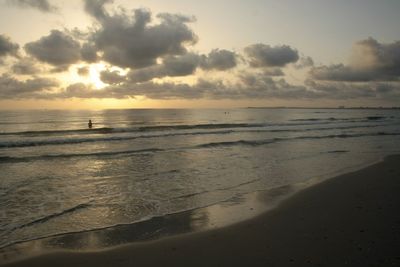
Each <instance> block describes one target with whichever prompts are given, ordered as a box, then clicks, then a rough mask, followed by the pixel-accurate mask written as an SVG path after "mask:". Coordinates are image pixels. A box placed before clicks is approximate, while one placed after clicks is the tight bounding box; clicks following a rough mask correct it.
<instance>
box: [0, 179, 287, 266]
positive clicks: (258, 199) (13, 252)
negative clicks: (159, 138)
mask: <svg viewBox="0 0 400 267" xmlns="http://www.w3.org/2000/svg"><path fill="white" fill-rule="evenodd" d="M293 191H294V188H293V186H283V187H279V188H275V189H272V190H269V191H263V192H255V193H251V194H246V195H242V196H237V197H235V198H233V199H230V200H229V201H225V202H222V203H219V204H215V205H211V206H209V207H205V208H200V209H195V210H191V211H186V212H181V213H176V214H170V215H165V216H160V217H154V218H152V219H150V220H146V221H142V222H138V223H133V224H126V225H118V226H114V227H109V228H105V229H99V230H93V231H85V232H79V233H70V234H64V235H59V236H54V237H48V238H43V239H38V240H33V241H28V242H23V243H19V244H15V245H12V246H9V247H6V248H3V249H2V250H0V262H8V261H12V260H15V259H20V258H24V257H29V256H32V255H37V254H42V253H49V252H51V251H59V250H73V251H94V250H102V249H108V248H112V247H115V246H119V245H123V244H127V243H132V242H141V241H148V240H154V239H159V238H163V237H166V236H171V235H177V234H183V233H189V232H196V231H204V230H208V229H212V228H218V227H223V226H226V225H228V224H232V223H236V222H239V221H241V220H245V219H248V218H251V217H253V216H256V215H258V214H260V213H262V212H264V211H266V210H267V209H269V208H272V207H273V206H274V205H276V204H277V203H278V201H279V199H282V198H283V197H287V196H288V195H289V193H291V192H293Z"/></svg>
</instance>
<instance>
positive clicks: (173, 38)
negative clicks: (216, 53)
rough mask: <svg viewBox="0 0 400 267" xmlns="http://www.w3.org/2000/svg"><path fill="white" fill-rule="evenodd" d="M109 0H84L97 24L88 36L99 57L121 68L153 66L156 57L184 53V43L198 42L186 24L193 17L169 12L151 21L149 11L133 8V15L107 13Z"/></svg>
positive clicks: (122, 12) (123, 12)
mask: <svg viewBox="0 0 400 267" xmlns="http://www.w3.org/2000/svg"><path fill="white" fill-rule="evenodd" d="M109 2H110V1H93V0H92V1H89V0H86V1H85V10H86V12H87V13H88V14H90V15H91V16H93V17H94V18H95V19H96V20H97V21H98V22H99V25H100V27H99V28H98V29H97V30H96V31H95V32H93V34H92V35H91V37H90V38H91V39H92V40H93V43H94V45H95V47H96V49H97V51H100V52H101V53H102V54H103V55H102V59H103V60H105V61H107V62H109V63H111V64H113V65H115V66H119V67H123V68H132V69H136V68H144V67H149V66H152V65H155V64H156V63H157V59H159V58H163V57H166V56H174V55H183V54H185V53H186V52H187V49H186V46H187V45H193V44H195V43H196V42H197V36H196V35H195V34H194V32H193V31H192V30H191V29H190V28H189V27H188V25H187V24H188V23H190V22H193V21H194V18H192V17H187V16H183V15H174V14H168V13H162V14H158V15H157V18H158V22H157V23H154V22H153V21H152V15H151V13H150V11H149V10H145V9H136V10H134V14H133V16H130V15H128V13H127V12H126V11H124V10H121V11H119V12H118V13H116V14H113V15H110V14H109V13H108V12H107V11H106V10H105V9H104V4H105V3H109Z"/></svg>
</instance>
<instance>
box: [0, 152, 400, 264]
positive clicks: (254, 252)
mask: <svg viewBox="0 0 400 267" xmlns="http://www.w3.org/2000/svg"><path fill="white" fill-rule="evenodd" d="M399 211H400V156H390V157H388V158H386V159H385V161H384V162H381V163H378V164H375V165H373V166H370V167H367V168H365V169H362V170H360V171H356V172H352V173H348V174H345V175H341V176H338V177H335V178H332V179H329V180H327V181H324V182H322V183H319V184H317V185H314V186H312V187H309V188H307V189H305V190H302V191H300V192H298V193H296V194H295V195H294V196H292V197H291V198H289V199H288V200H285V201H283V202H282V203H281V204H280V205H279V206H278V207H277V208H275V209H273V210H271V211H268V212H265V213H263V214H261V215H259V216H257V217H255V218H252V219H249V220H245V221H243V222H240V223H236V224H234V225H231V226H227V227H223V228H219V229H213V230H207V231H201V232H194V233H186V234H179V235H176V236H171V237H165V238H161V239H157V240H151V241H142V242H134V243H131V244H127V245H122V246H118V247H115V248H112V249H107V250H98V251H91V252H70V251H64V250H63V251H52V252H50V253H48V254H43V255H39V256H35V257H30V258H27V259H24V260H21V261H18V262H14V263H9V264H5V265H4V266H10V267H11V266H44V267H45V266H85V267H89V266H98V267H102V266H363V267H364V266H400V253H399V249H398V248H399V247H400V212H399ZM177 216H179V215H177ZM121 234H123V233H121ZM0 265H1V264H0ZM2 266H3V265H2Z"/></svg>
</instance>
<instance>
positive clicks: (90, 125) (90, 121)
mask: <svg viewBox="0 0 400 267" xmlns="http://www.w3.org/2000/svg"><path fill="white" fill-rule="evenodd" d="M92 126H93V123H92V120H89V123H88V127H89V129H92Z"/></svg>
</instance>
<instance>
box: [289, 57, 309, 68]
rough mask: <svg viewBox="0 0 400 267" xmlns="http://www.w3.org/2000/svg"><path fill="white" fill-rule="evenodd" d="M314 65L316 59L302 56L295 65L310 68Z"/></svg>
mask: <svg viewBox="0 0 400 267" xmlns="http://www.w3.org/2000/svg"><path fill="white" fill-rule="evenodd" d="M313 66H314V60H313V59H312V58H311V57H302V58H300V60H299V61H298V62H297V64H295V65H294V67H295V68H296V69H304V68H310V67H313Z"/></svg>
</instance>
